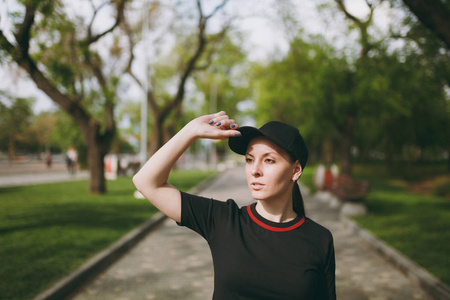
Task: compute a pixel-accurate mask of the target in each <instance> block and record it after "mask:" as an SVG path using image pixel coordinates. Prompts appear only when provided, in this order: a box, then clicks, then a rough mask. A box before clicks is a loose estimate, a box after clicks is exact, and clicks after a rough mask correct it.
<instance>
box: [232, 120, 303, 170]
mask: <svg viewBox="0 0 450 300" xmlns="http://www.w3.org/2000/svg"><path fill="white" fill-rule="evenodd" d="M237 130H238V131H239V132H240V133H241V134H242V135H241V136H236V137H230V138H229V139H228V146H229V147H230V149H231V150H232V151H233V152H235V153H237V154H241V155H245V153H246V152H247V147H248V144H249V143H250V141H251V140H252V139H253V138H255V137H258V136H265V137H267V138H268V139H269V140H271V141H272V142H274V143H275V144H277V145H278V146H280V147H281V148H283V149H284V150H286V151H288V152H290V153H291V154H292V155H293V156H294V157H295V158H296V159H298V161H299V162H300V165H301V166H302V169H305V166H306V162H307V161H308V149H307V148H306V144H305V141H304V140H303V137H302V136H301V135H300V132H299V131H298V129H297V128H295V127H293V126H291V125H288V124H286V123H283V122H279V121H270V122H268V123H266V124H264V125H263V126H261V127H260V128H259V129H258V128H255V127H252V126H243V127H240V128H238V129H237Z"/></svg>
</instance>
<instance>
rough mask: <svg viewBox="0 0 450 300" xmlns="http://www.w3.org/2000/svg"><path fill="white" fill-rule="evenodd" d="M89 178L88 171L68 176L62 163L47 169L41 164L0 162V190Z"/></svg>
mask: <svg viewBox="0 0 450 300" xmlns="http://www.w3.org/2000/svg"><path fill="white" fill-rule="evenodd" d="M88 178H89V171H85V170H83V171H77V172H76V173H75V174H69V172H68V171H67V168H66V165H65V164H64V163H55V164H53V166H52V167H51V168H47V167H46V166H45V164H44V163H43V162H19V163H14V164H11V165H10V164H8V163H7V162H6V161H1V162H0V188H2V187H12V186H20V185H31V184H43V183H52V182H62V181H72V180H82V179H88Z"/></svg>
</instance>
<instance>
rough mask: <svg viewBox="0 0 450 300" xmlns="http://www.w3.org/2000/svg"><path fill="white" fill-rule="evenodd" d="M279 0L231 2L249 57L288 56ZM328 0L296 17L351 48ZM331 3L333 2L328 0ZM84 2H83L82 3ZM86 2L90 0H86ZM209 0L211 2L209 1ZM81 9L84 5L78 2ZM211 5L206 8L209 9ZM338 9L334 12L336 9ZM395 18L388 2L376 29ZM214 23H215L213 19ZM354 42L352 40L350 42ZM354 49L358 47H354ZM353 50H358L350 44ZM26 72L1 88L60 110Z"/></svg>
mask: <svg viewBox="0 0 450 300" xmlns="http://www.w3.org/2000/svg"><path fill="white" fill-rule="evenodd" d="M0 1H1V2H0V18H1V19H0V27H1V28H2V30H3V31H4V32H8V31H9V30H8V28H9V25H10V24H9V23H8V22H7V18H6V9H8V7H9V8H11V7H14V4H13V3H14V1H12V0H0ZM275 1H278V0H259V1H238V0H231V1H230V2H229V3H228V4H227V10H228V11H229V12H231V13H235V14H239V15H240V16H243V17H240V18H238V19H237V21H236V23H235V26H236V27H237V28H238V30H240V31H242V32H243V33H244V34H245V39H244V45H243V47H244V49H245V50H246V52H247V53H249V58H250V59H251V60H255V61H264V60H267V59H271V58H273V57H274V56H282V55H284V54H285V53H286V52H287V51H288V49H289V45H288V37H287V35H286V33H285V30H284V28H283V27H282V25H281V24H282V22H280V16H279V14H277V12H276V11H275V10H274V9H273V6H274V2H275ZM325 1H326V0H300V1H291V3H295V7H296V9H295V12H294V13H295V16H296V18H295V19H296V20H297V21H298V23H299V25H300V26H301V27H302V28H304V31H305V32H307V33H311V34H321V35H323V36H325V37H326V39H327V40H328V41H330V42H331V43H333V44H334V45H336V47H347V46H348V44H349V39H350V40H353V42H355V41H356V40H357V38H358V36H357V32H356V31H355V32H353V33H352V34H353V36H343V34H342V33H343V32H345V30H346V27H347V23H346V21H345V19H344V17H343V15H342V13H341V12H337V11H336V10H335V9H334V10H333V9H328V10H327V9H323V10H321V11H320V12H319V11H318V9H317V7H316V6H317V5H318V4H319V3H323V2H325ZM328 2H329V1H328ZM345 2H346V5H347V6H348V9H349V11H350V12H351V13H353V14H354V15H356V16H358V17H361V18H364V17H365V16H367V13H368V8H367V6H366V4H365V1H364V0H347V1H345ZM79 3H81V2H79ZM85 3H86V2H85ZM205 3H208V2H205ZM76 8H77V9H78V10H83V9H84V8H83V6H80V5H77V6H76ZM207 9H208V8H205V10H206V11H207ZM333 11H334V12H335V13H334V14H333V13H332V12H333ZM393 18H395V16H393V15H392V11H391V10H389V8H388V6H387V5H384V6H382V7H380V8H378V9H377V10H376V14H375V18H374V22H375V27H374V28H376V30H378V31H379V32H380V33H381V34H382V33H383V32H386V30H388V25H389V24H390V22H391V21H392V20H393ZM211 26H212V27H214V26H215V24H214V23H213V22H212V23H211ZM350 44H351V43H350ZM353 48H354V47H353ZM349 51H355V49H352V48H351V47H350V49H349ZM24 77H26V76H25V73H24V72H23V71H22V72H21V71H18V70H14V69H8V68H6V67H5V66H0V90H6V91H9V92H10V93H11V94H13V95H15V96H19V97H35V98H36V102H35V104H34V107H33V108H34V111H35V112H36V113H39V112H42V111H48V110H54V109H56V108H57V107H56V104H54V103H53V102H52V101H51V100H50V99H49V98H48V97H47V96H46V95H45V94H44V93H43V92H41V91H40V90H38V89H37V88H36V87H35V85H34V83H32V81H31V80H29V79H28V80H26V79H25V80H24V79H23V78H24Z"/></svg>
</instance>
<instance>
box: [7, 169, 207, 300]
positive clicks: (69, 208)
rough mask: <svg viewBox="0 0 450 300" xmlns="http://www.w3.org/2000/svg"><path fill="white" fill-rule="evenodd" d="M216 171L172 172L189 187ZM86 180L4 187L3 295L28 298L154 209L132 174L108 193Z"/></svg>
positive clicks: (174, 178)
mask: <svg viewBox="0 0 450 300" xmlns="http://www.w3.org/2000/svg"><path fill="white" fill-rule="evenodd" d="M212 174H213V173H212V172H202V171H179V172H174V173H173V175H172V176H171V177H170V179H169V181H170V182H171V183H172V184H173V185H175V186H177V187H178V188H179V189H180V190H183V191H186V190H189V189H190V188H191V187H193V186H195V185H196V184H198V183H199V182H200V181H202V180H204V179H205V178H207V177H208V176H211V175H212ZM86 190H87V182H86V181H76V182H65V183H55V184H45V185H35V186H23V187H12V188H0V198H1V200H0V245H1V246H0V265H1V268H0V299H11V300H12V299H29V298H31V297H33V296H34V295H36V294H38V293H39V292H40V291H42V290H44V289H45V288H48V287H49V286H50V285H51V284H52V283H54V282H55V281H57V280H59V279H60V278H62V277H63V276H65V275H67V274H68V273H70V272H71V271H73V270H75V269H76V268H77V267H79V266H80V265H81V264H83V263H84V262H86V261H87V260H88V259H89V258H91V257H93V256H94V255H95V254H97V253H98V252H100V251H101V250H103V249H104V248H106V247H108V246H109V245H111V244H112V243H114V242H115V241H117V240H118V239H119V238H120V237H122V236H123V235H124V234H126V233H127V232H129V231H130V230H132V229H133V228H135V227H136V226H138V225H140V224H141V223H142V222H144V221H146V220H148V219H149V218H151V217H152V216H153V215H154V214H155V213H156V212H157V210H156V208H154V207H153V206H152V205H151V204H150V203H149V202H147V201H146V200H137V199H135V198H134V197H133V193H134V191H135V188H134V186H133V184H132V182H131V178H123V177H122V178H119V179H118V180H116V181H110V182H108V193H107V194H106V195H101V196H99V195H91V194H88V193H87V192H86Z"/></svg>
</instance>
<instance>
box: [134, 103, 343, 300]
mask: <svg viewBox="0 0 450 300" xmlns="http://www.w3.org/2000/svg"><path fill="white" fill-rule="evenodd" d="M198 138H209V139H229V140H228V144H229V146H230V148H231V150H233V151H234V152H236V153H238V154H242V155H245V161H246V165H245V174H246V178H247V183H248V186H249V188H250V191H251V194H252V197H253V198H254V199H255V200H257V202H256V203H254V204H252V205H249V206H246V207H242V208H239V207H238V206H237V205H236V203H235V202H234V201H233V200H231V199H230V200H228V201H227V202H222V201H218V200H214V199H207V198H203V197H198V196H195V195H190V194H187V193H184V192H180V191H179V190H177V189H176V188H175V187H173V186H171V185H169V184H168V183H167V179H168V177H169V173H170V171H171V169H172V167H173V166H174V164H175V162H176V161H177V159H178V158H179V157H180V156H181V154H182V153H183V152H184V151H185V150H186V149H187V148H188V147H189V146H190V145H191V144H192V143H193V142H194V141H195V140H196V139H198ZM307 159H308V151H307V148H306V145H305V143H304V141H303V138H302V137H301V135H300V133H299V132H298V130H297V129H296V128H294V127H292V126H290V125H287V124H284V123H281V122H269V123H267V124H265V125H264V126H262V127H261V128H259V129H257V128H254V127H249V126H245V127H242V128H238V126H237V125H236V123H235V121H234V120H232V119H230V118H228V116H227V115H226V113H225V112H219V113H217V114H214V115H206V116H202V117H199V118H197V119H194V120H192V121H191V122H189V123H188V124H187V125H186V126H185V127H184V128H183V129H182V130H180V131H179V132H178V133H177V134H176V135H175V136H174V137H173V138H172V139H171V140H170V141H169V142H168V143H167V144H166V145H164V146H163V147H162V148H161V149H160V150H159V151H158V152H157V153H155V154H154V155H153V156H152V157H151V158H150V159H149V161H148V162H147V163H146V164H145V165H144V166H143V167H142V169H141V170H140V171H139V172H138V173H137V174H136V175H135V176H134V178H133V182H134V184H135V185H136V187H137V189H138V190H139V191H140V192H141V193H142V194H143V195H144V196H145V197H146V198H147V199H148V200H149V201H150V202H151V203H153V204H154V205H155V206H156V207H157V208H158V209H159V210H161V211H162V212H163V213H164V214H166V215H167V216H168V217H170V218H171V219H173V220H175V221H176V222H177V223H178V224H179V225H182V226H186V227H188V228H190V229H192V230H194V231H196V232H197V233H199V234H200V235H202V236H203V237H204V238H205V239H206V241H207V242H208V244H209V246H210V249H211V254H212V257H213V263H214V274H215V278H214V295H213V299H224V300H229V299H257V300H261V299H283V300H286V299H305V300H306V299H336V292H335V258H334V246H333V238H332V235H331V233H330V232H329V231H328V230H327V229H325V228H324V227H322V226H321V225H319V224H317V223H315V222H314V221H312V220H311V219H309V218H307V217H306V216H305V210H304V207H303V199H302V197H301V194H300V191H299V188H298V185H297V180H298V179H299V177H300V175H301V174H302V171H303V169H304V167H305V165H306V162H307ZM230 188H232V187H230Z"/></svg>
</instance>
